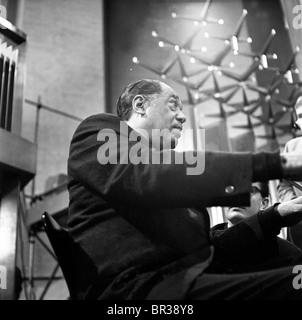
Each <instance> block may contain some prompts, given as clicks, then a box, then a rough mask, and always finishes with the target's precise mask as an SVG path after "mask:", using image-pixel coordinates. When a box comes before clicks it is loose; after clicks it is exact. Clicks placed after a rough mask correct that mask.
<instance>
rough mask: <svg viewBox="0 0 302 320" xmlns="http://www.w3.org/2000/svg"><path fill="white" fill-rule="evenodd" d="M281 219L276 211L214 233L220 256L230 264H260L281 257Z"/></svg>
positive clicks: (266, 212) (253, 217)
mask: <svg viewBox="0 0 302 320" xmlns="http://www.w3.org/2000/svg"><path fill="white" fill-rule="evenodd" d="M280 228H281V227H280V216H279V214H277V213H276V211H275V207H270V208H268V209H266V210H264V211H261V212H259V213H258V214H255V215H253V216H251V217H249V218H247V219H245V220H242V221H241V222H239V223H237V224H236V225H234V226H232V227H230V228H228V229H226V230H212V231H211V240H212V243H213V244H214V247H215V250H216V251H217V254H218V256H220V255H222V256H223V257H224V259H227V261H229V262H230V263H234V262H240V263H257V262H261V260H262V259H265V258H268V257H270V258H271V257H276V256H277V255H278V246H277V235H278V233H279V232H280Z"/></svg>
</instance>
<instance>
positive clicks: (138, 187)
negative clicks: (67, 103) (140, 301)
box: [68, 114, 252, 299]
mask: <svg viewBox="0 0 302 320" xmlns="http://www.w3.org/2000/svg"><path fill="white" fill-rule="evenodd" d="M127 128H128V130H129V132H128V133H127V134H126V135H124V136H123V137H122V138H123V139H125V140H123V141H124V142H125V141H128V142H127V144H128V147H126V148H127V152H126V154H127V155H128V152H129V149H131V148H132V147H133V146H134V145H135V143H136V142H133V141H129V133H130V132H131V131H132V129H131V128H130V127H127ZM100 130H103V131H102V135H100V134H99V133H100ZM104 130H105V131H104ZM105 133H107V134H108V136H110V137H111V138H112V139H113V140H111V145H110V146H112V145H113V146H115V145H116V146H117V150H116V151H112V150H113V149H112V150H111V151H112V152H113V154H112V155H113V158H115V156H117V159H119V158H120V156H121V150H120V149H123V148H124V149H125V143H124V142H122V144H121V143H120V138H121V135H122V133H121V132H120V120H119V119H118V118H117V117H116V116H114V115H110V114H98V115H94V116H91V117H89V118H87V119H86V120H84V121H83V122H82V123H81V124H80V125H79V127H78V128H77V130H76V132H75V134H74V136H73V139H72V141H71V146H70V156H69V160H68V179H69V184H68V189H69V193H70V206H69V217H68V226H69V231H70V234H71V235H72V237H73V238H74V240H75V241H76V242H77V243H78V244H79V245H80V246H81V247H82V248H83V250H84V251H85V252H86V254H87V257H88V259H87V261H88V262H87V264H90V267H91V268H89V270H90V272H89V275H87V272H86V273H85V268H83V270H79V271H78V273H79V274H86V276H85V277H82V278H81V279H80V280H79V284H78V297H79V298H86V299H88V298H93V299H94V298H102V299H126V298H132V299H135V298H137V297H140V298H143V297H144V295H146V294H147V292H148V291H149V290H150V288H151V287H152V286H153V285H154V283H157V282H158V281H161V280H162V279H163V278H166V277H168V276H170V275H172V274H175V273H177V272H183V271H182V270H189V269H188V267H189V266H190V265H192V264H194V263H196V262H200V261H204V262H206V263H205V264H203V266H202V267H201V269H200V273H201V272H202V271H203V269H204V268H206V267H207V265H208V264H209V262H210V259H211V243H210V240H209V217H208V213H207V211H206V209H205V207H206V206H211V205H216V206H218V205H222V206H225V205H229V204H232V203H233V204H234V203H236V204H238V205H240V204H241V205H247V204H248V203H249V188H250V184H251V179H252V172H251V170H252V156H251V154H246V153H245V154H227V153H222V152H207V153H206V154H205V172H204V173H203V174H201V175H187V171H186V170H187V168H189V167H190V166H191V167H192V165H190V164H187V163H183V164H175V163H174V164H173V159H174V157H175V152H174V151H172V164H137V165H134V164H132V163H130V162H129V163H128V164H120V163H119V161H118V162H117V163H107V164H100V160H101V161H102V159H103V160H105V158H106V155H105V153H102V152H103V151H104V149H102V150H101V149H100V147H103V148H105V149H106V143H108V139H109V138H108V137H107V138H108V139H106V140H105V141H102V138H101V136H104V134H105ZM114 136H116V141H115V140H114ZM108 148H109V144H108ZM114 152H116V153H117V154H116V155H114ZM162 152H163V151H161V153H162ZM196 155H197V156H200V157H202V156H203V154H202V153H196ZM183 156H184V154H183ZM238 172H240V174H238ZM229 186H233V188H231V189H230V188H228V187H229ZM230 190H231V192H230ZM197 208H198V209H197ZM192 257H193V258H192ZM207 262H208V263H207ZM76 267H77V264H76V258H75V268H76ZM186 272H187V271H184V274H183V276H184V279H189V280H186V283H185V284H183V283H181V284H180V285H181V286H182V289H184V290H178V289H175V290H174V291H175V292H185V290H186V288H187V287H188V286H189V285H190V283H191V282H192V281H193V280H194V277H196V272H194V275H192V277H190V276H188V275H187V274H186ZM172 291H173V290H172ZM170 298H171V297H170Z"/></svg>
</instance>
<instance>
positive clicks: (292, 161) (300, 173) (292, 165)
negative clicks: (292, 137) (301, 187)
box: [280, 153, 302, 181]
mask: <svg viewBox="0 0 302 320" xmlns="http://www.w3.org/2000/svg"><path fill="white" fill-rule="evenodd" d="M280 157H281V165H282V170H283V178H285V179H288V180H295V181H302V155H301V154H297V153H283V154H281V155H280Z"/></svg>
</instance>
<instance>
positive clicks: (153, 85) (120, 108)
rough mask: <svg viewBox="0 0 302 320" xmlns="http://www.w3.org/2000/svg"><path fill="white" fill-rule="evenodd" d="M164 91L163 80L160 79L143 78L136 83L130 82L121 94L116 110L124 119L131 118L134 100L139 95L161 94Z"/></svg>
mask: <svg viewBox="0 0 302 320" xmlns="http://www.w3.org/2000/svg"><path fill="white" fill-rule="evenodd" d="M161 92H162V87H161V82H160V81H158V80H150V79H143V80H139V81H137V82H134V83H130V84H129V85H128V86H127V87H126V88H125V89H124V91H123V93H122V94H121V95H120V97H119V99H118V101H117V106H116V111H117V115H118V117H119V118H120V119H122V120H129V119H130V117H131V113H132V100H133V98H134V97H135V96H136V95H138V94H141V95H144V96H145V95H146V96H150V95H152V94H160V93H161Z"/></svg>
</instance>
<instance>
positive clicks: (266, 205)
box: [260, 197, 269, 210]
mask: <svg viewBox="0 0 302 320" xmlns="http://www.w3.org/2000/svg"><path fill="white" fill-rule="evenodd" d="M268 205H269V199H268V198H267V197H266V198H264V199H263V200H262V204H261V208H260V209H261V210H264V209H266V208H267V207H268Z"/></svg>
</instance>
